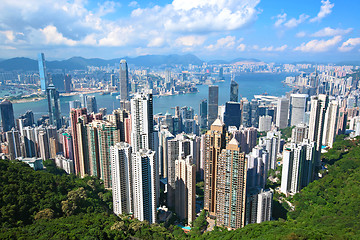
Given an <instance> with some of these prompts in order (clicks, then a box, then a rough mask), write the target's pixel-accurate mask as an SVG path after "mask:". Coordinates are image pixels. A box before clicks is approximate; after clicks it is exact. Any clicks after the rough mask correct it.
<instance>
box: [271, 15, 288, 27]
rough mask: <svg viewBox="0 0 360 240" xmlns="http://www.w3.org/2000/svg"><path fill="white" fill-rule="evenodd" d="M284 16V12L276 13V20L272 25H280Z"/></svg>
mask: <svg viewBox="0 0 360 240" xmlns="http://www.w3.org/2000/svg"><path fill="white" fill-rule="evenodd" d="M286 16H287V14H286V13H283V14H278V15H277V16H276V18H277V20H276V22H275V24H274V26H275V27H280V26H281V24H283V23H284V22H285V21H286Z"/></svg>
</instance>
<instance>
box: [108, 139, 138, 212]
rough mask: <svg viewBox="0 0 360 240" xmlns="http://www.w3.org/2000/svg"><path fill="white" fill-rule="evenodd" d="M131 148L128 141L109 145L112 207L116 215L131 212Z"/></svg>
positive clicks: (132, 207)
mask: <svg viewBox="0 0 360 240" xmlns="http://www.w3.org/2000/svg"><path fill="white" fill-rule="evenodd" d="M131 155H132V150H131V146H130V144H128V143H124V142H120V143H116V144H115V145H114V146H111V147H110V157H111V181H112V195H113V209H114V213H115V214H116V215H121V214H130V213H133V211H134V210H133V209H134V204H133V192H132V190H133V180H132V161H131Z"/></svg>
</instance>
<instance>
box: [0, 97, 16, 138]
mask: <svg viewBox="0 0 360 240" xmlns="http://www.w3.org/2000/svg"><path fill="white" fill-rule="evenodd" d="M0 111H1V127H2V131H3V132H8V131H10V130H11V129H12V128H15V120H14V110H13V106H12V103H11V102H10V101H9V100H7V99H4V100H3V101H2V102H1V103H0Z"/></svg>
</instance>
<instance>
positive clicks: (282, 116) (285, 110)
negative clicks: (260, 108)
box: [276, 98, 289, 129]
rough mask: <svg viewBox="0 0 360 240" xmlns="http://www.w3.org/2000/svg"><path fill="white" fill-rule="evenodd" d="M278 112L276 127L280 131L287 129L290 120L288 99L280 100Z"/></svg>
mask: <svg viewBox="0 0 360 240" xmlns="http://www.w3.org/2000/svg"><path fill="white" fill-rule="evenodd" d="M276 111H277V113H276V126H277V127H278V128H280V129H283V128H286V127H287V126H288V119H289V117H288V116H289V100H288V99H287V98H279V100H278V102H277V109H276Z"/></svg>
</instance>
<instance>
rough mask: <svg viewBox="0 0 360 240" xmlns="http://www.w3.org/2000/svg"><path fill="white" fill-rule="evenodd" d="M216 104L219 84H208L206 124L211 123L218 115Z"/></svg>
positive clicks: (217, 102) (217, 103)
mask: <svg viewBox="0 0 360 240" xmlns="http://www.w3.org/2000/svg"><path fill="white" fill-rule="evenodd" d="M218 105H219V86H216V85H211V86H209V101H208V125H209V126H211V125H212V123H213V122H214V121H215V120H216V118H217V117H218Z"/></svg>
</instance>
